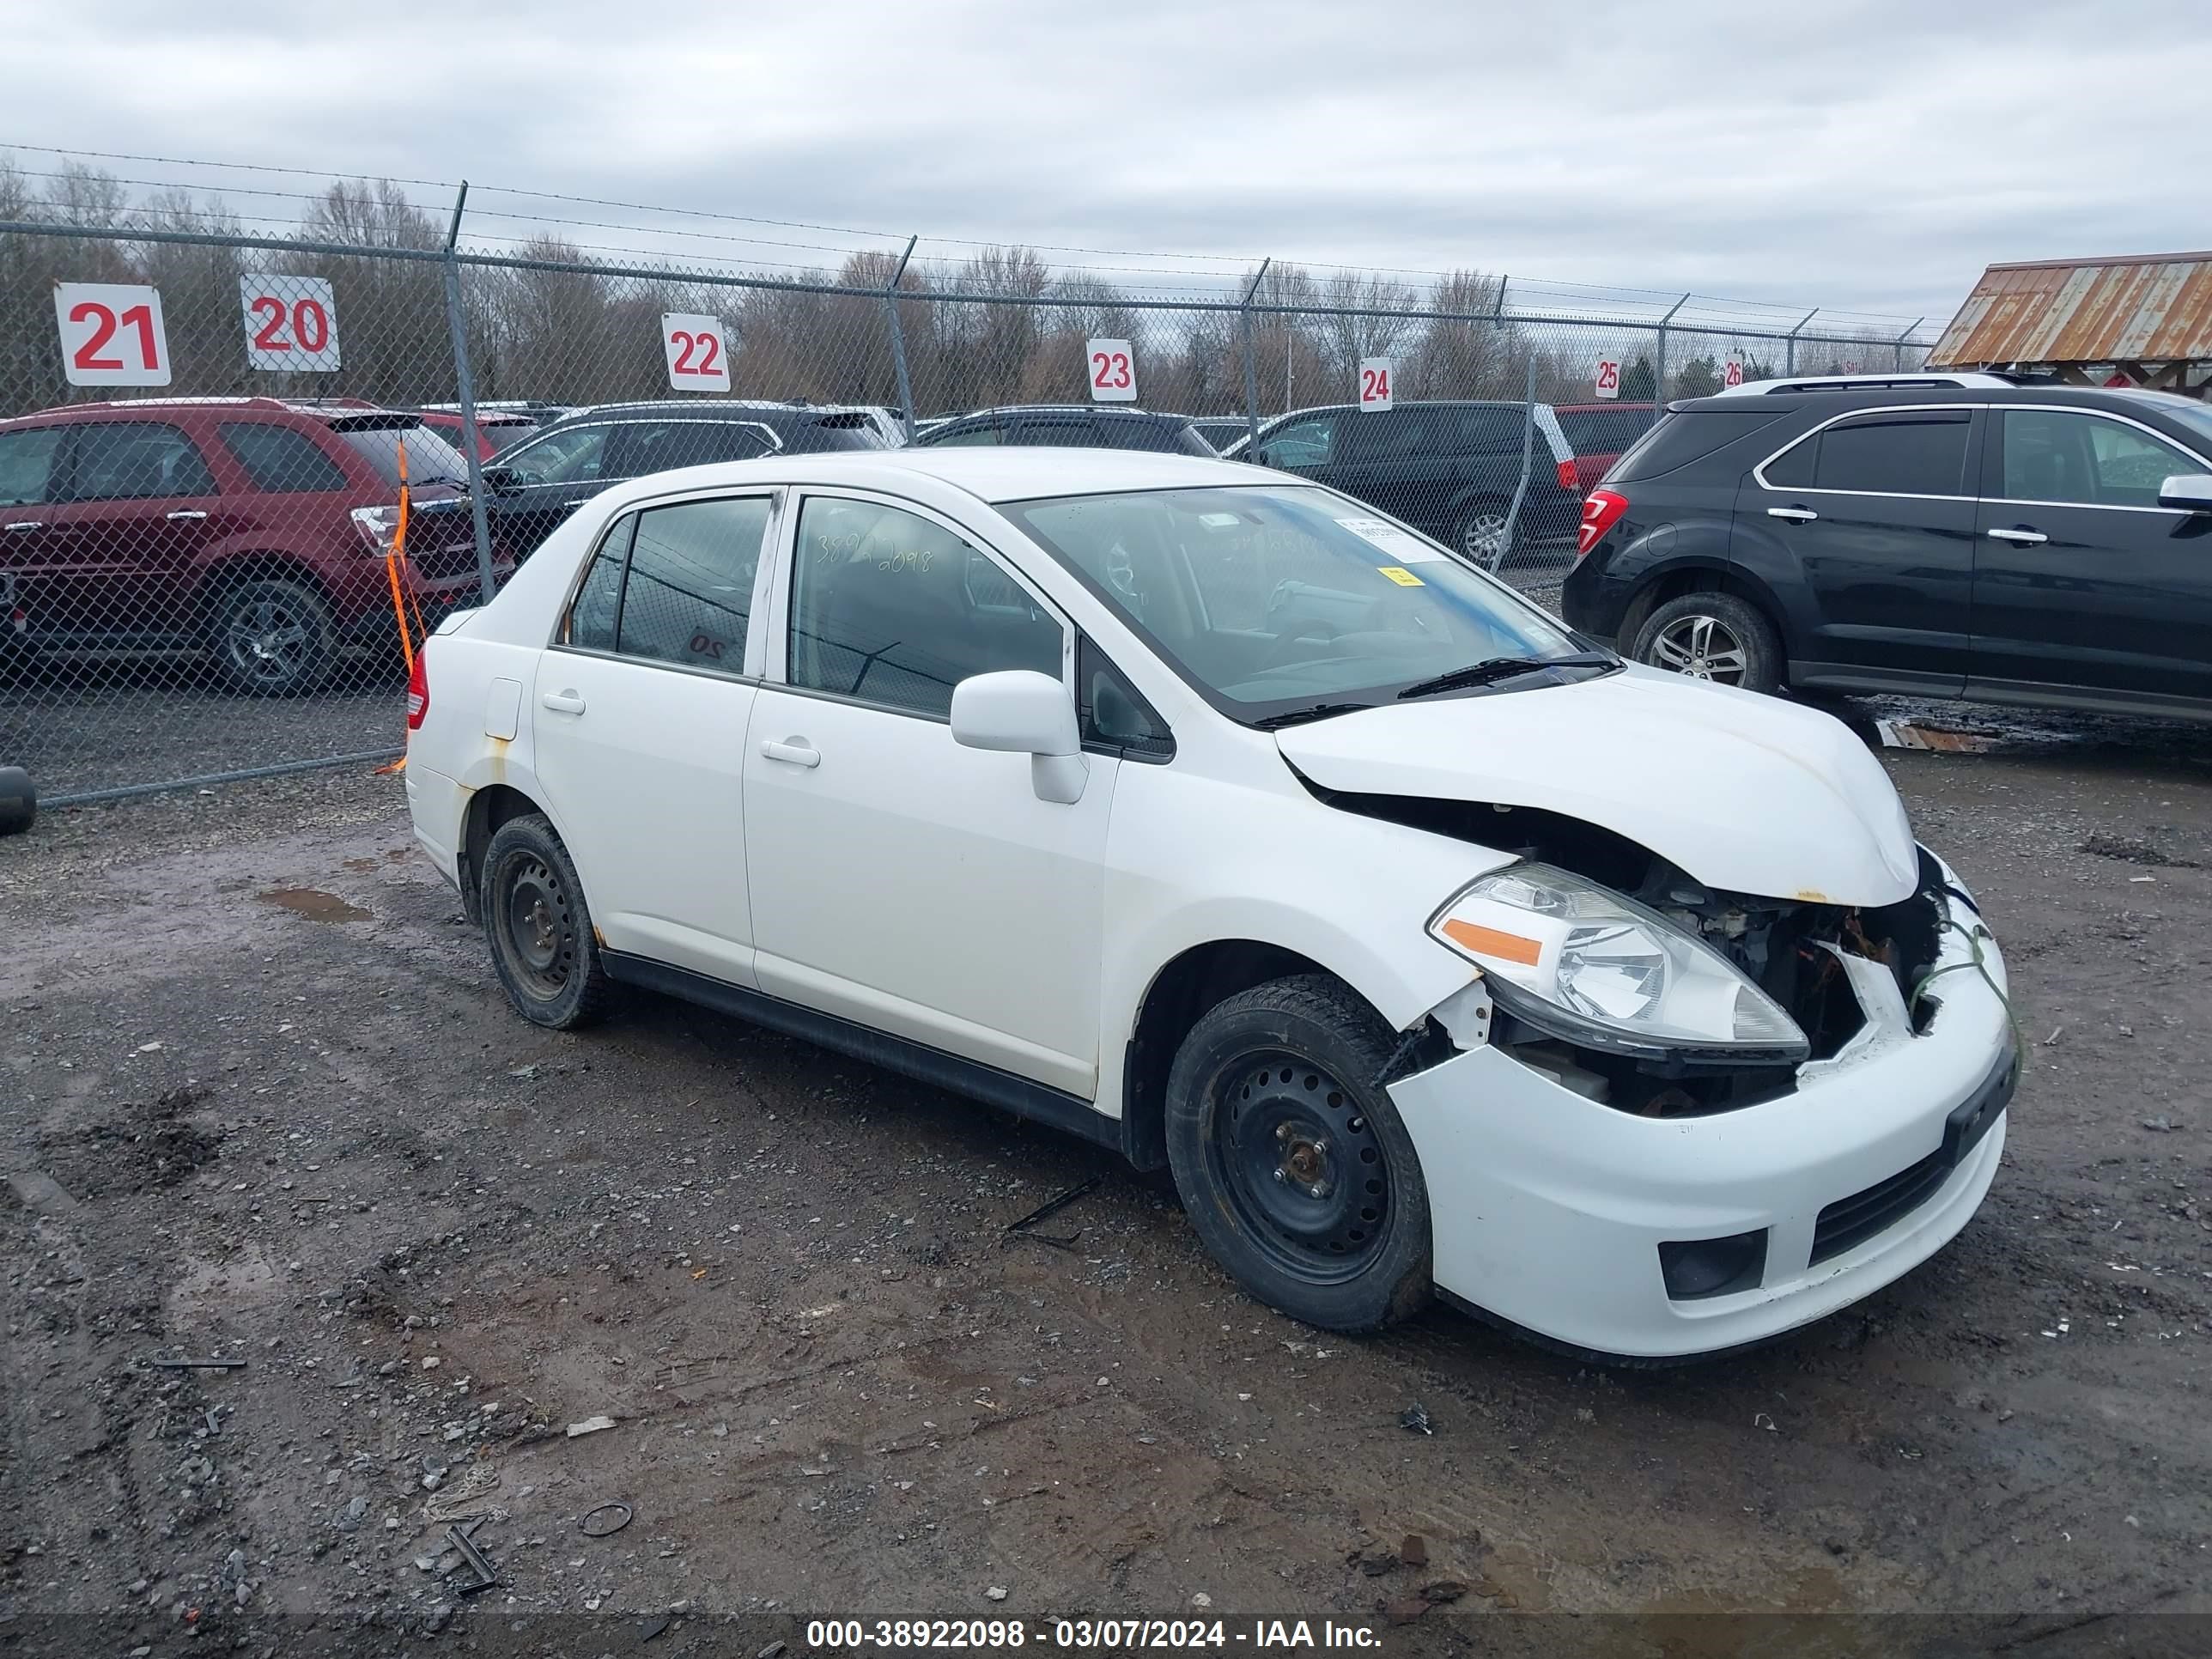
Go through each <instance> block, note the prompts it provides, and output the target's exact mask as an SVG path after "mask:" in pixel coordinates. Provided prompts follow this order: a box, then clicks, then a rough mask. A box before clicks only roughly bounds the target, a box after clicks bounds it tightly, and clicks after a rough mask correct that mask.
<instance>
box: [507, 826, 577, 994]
mask: <svg viewBox="0 0 2212 1659" xmlns="http://www.w3.org/2000/svg"><path fill="white" fill-rule="evenodd" d="M495 899H496V902H495V906H494V910H493V915H494V919H495V923H496V925H497V927H498V928H499V935H500V946H501V953H502V954H503V955H504V956H505V957H507V963H508V965H509V966H510V967H512V968H513V969H514V971H515V975H516V976H517V977H518V978H519V979H520V980H521V981H523V983H524V985H525V986H526V987H528V989H529V990H530V992H531V994H532V995H534V996H537V997H539V998H542V999H544V1000H546V1001H549V1002H550V1001H551V1000H554V999H555V998H556V997H558V996H559V995H560V994H561V992H562V989H563V987H566V986H567V985H568V975H569V973H570V970H571V969H574V966H575V962H576V931H575V922H574V917H573V915H571V913H570V910H569V905H568V889H567V888H566V887H564V886H563V885H562V881H561V878H560V877H558V876H557V875H556V874H555V873H554V872H553V871H552V868H551V867H550V866H548V865H547V864H546V862H545V860H543V859H541V858H539V857H538V855H537V854H534V853H518V854H512V855H511V856H510V857H509V858H508V859H507V863H506V865H505V866H504V867H503V868H502V869H501V872H500V879H499V884H498V886H497V888H496V890H495Z"/></svg>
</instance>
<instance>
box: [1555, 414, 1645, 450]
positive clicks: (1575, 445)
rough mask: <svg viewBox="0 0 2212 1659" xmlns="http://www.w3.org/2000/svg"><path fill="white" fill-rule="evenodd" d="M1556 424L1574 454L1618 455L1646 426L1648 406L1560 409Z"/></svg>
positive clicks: (1641, 434) (1641, 433) (1636, 438)
mask: <svg viewBox="0 0 2212 1659" xmlns="http://www.w3.org/2000/svg"><path fill="white" fill-rule="evenodd" d="M1650 425H1651V411H1650V410H1648V409H1563V410H1559V427H1560V429H1561V430H1562V431H1564V432H1565V434H1566V435H1567V446H1568V447H1569V448H1571V449H1572V450H1573V451H1574V452H1575V453H1576V454H1577V455H1618V454H1620V453H1621V452H1622V451H1624V450H1626V449H1627V448H1628V447H1630V446H1631V445H1632V444H1633V443H1634V442H1635V441H1637V440H1638V438H1640V437H1642V436H1643V435H1644V433H1645V432H1646V431H1647V430H1649V429H1650Z"/></svg>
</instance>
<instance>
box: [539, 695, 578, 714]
mask: <svg viewBox="0 0 2212 1659" xmlns="http://www.w3.org/2000/svg"><path fill="white" fill-rule="evenodd" d="M538 702H542V703H544V705H545V706H546V707H547V708H550V709H551V710H552V711H553V712H554V713H555V714H582V713H583V712H584V694H583V693H582V692H580V691H548V692H547V693H546V694H545V695H544V696H542V697H540V698H539V699H538Z"/></svg>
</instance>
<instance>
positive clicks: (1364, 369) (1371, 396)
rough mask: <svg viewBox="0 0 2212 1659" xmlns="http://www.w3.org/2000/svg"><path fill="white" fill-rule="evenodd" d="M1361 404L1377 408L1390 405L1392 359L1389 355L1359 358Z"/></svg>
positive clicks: (1362, 406)
mask: <svg viewBox="0 0 2212 1659" xmlns="http://www.w3.org/2000/svg"><path fill="white" fill-rule="evenodd" d="M1359 406H1360V407H1361V408H1362V409H1375V410H1383V409H1388V408H1389V407H1390V360H1389V358H1388V357H1362V358H1361V359H1360V360H1359Z"/></svg>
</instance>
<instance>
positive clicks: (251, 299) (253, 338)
mask: <svg viewBox="0 0 2212 1659" xmlns="http://www.w3.org/2000/svg"><path fill="white" fill-rule="evenodd" d="M238 301H239V303H240V305H242V306H244V307H246V362H248V363H250V364H252V366H253V367H254V368H300V369H308V370H312V371H313V373H315V374H331V373H332V372H333V371H335V370H336V369H337V367H338V302H337V299H336V297H335V296H333V295H332V294H331V285H330V283H328V282H326V281H325V279H324V278H322V277H320V276H274V275H270V274H267V273H262V274H258V275H249V276H241V277H240V278H239V279H238Z"/></svg>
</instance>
